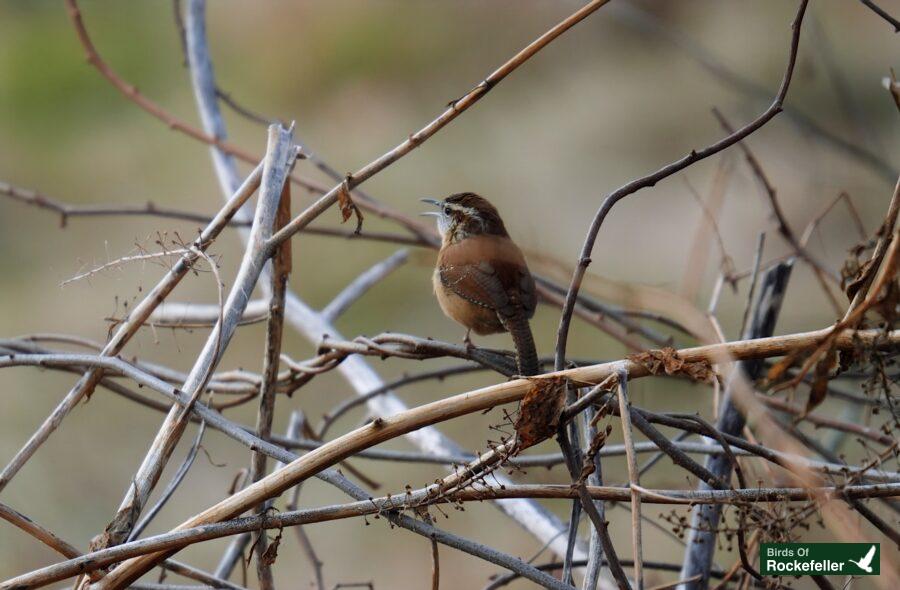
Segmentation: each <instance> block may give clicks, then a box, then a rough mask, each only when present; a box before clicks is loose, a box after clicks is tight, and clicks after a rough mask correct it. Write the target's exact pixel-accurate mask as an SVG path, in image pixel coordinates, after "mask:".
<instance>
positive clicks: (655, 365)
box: [628, 346, 715, 382]
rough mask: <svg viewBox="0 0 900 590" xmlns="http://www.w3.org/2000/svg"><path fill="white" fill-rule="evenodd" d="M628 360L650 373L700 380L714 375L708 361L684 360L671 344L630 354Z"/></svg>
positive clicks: (704, 380) (710, 378) (705, 379)
mask: <svg viewBox="0 0 900 590" xmlns="http://www.w3.org/2000/svg"><path fill="white" fill-rule="evenodd" d="M628 360H630V361H632V362H635V363H637V364H639V365H641V366H643V367H644V368H645V369H647V370H648V371H649V372H650V374H651V375H671V376H682V377H688V378H689V379H693V380H694V381H702V382H709V381H712V379H713V378H714V377H715V372H714V371H713V370H712V366H711V365H710V364H709V361H707V360H702V361H692V362H689V361H686V360H684V359H683V358H681V357H680V356H678V352H677V351H676V350H675V349H674V348H672V347H671V346H667V347H665V348H661V349H655V350H646V351H644V352H641V353H637V354H632V355H629V356H628Z"/></svg>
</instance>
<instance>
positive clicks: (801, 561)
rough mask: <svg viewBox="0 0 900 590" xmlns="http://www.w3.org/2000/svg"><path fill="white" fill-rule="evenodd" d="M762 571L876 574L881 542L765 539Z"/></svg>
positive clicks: (770, 573) (772, 573)
mask: <svg viewBox="0 0 900 590" xmlns="http://www.w3.org/2000/svg"><path fill="white" fill-rule="evenodd" d="M759 571H760V573H761V574H762V575H764V576H811V575H824V576H877V575H879V574H880V573H881V544H880V543H762V544H760V548H759Z"/></svg>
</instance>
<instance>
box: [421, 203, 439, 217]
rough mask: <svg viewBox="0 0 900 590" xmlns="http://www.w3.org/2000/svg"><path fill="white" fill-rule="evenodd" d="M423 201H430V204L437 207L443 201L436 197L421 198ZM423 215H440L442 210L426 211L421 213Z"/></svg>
mask: <svg viewBox="0 0 900 590" xmlns="http://www.w3.org/2000/svg"><path fill="white" fill-rule="evenodd" d="M419 200H420V201H422V202H423V203H428V204H429V205H434V206H435V207H440V206H441V205H442V204H443V203H441V202H440V201H438V200H435V199H419ZM419 215H422V216H423V217H440V216H441V213H440V211H425V212H423V213H419Z"/></svg>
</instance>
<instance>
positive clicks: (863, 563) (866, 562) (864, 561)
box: [859, 545, 875, 568]
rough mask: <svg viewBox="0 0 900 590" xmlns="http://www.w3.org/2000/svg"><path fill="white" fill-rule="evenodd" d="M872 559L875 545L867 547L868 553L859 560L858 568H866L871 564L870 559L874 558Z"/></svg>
mask: <svg viewBox="0 0 900 590" xmlns="http://www.w3.org/2000/svg"><path fill="white" fill-rule="evenodd" d="M874 557H875V545H872V546H871V547H869V552H868V553H866V556H865V557H863V558H862V559H861V560H860V562H859V566H860V567H862V568H866V567H868V566H869V564H870V563H872V558H874Z"/></svg>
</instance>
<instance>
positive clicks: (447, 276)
mask: <svg viewBox="0 0 900 590" xmlns="http://www.w3.org/2000/svg"><path fill="white" fill-rule="evenodd" d="M438 272H439V276H440V279H441V284H442V285H444V287H446V288H447V289H449V290H450V291H452V292H453V293H455V294H456V295H458V296H460V297H462V298H463V299H465V300H466V301H469V302H470V303H474V304H475V305H480V306H481V307H486V308H488V309H492V310H494V311H496V312H497V315H498V316H500V317H501V318H504V317H513V316H521V315H523V312H524V315H525V317H527V318H530V317H531V316H532V315H533V314H534V306H535V303H536V297H535V294H534V280H533V279H532V278H531V275H530V274H528V273H523V272H522V271H521V270H520V269H519V268H518V267H516V266H515V265H513V264H507V263H504V262H493V263H491V262H486V261H481V262H478V263H473V264H461V265H452V264H443V265H441V266H440V267H439V268H438Z"/></svg>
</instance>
